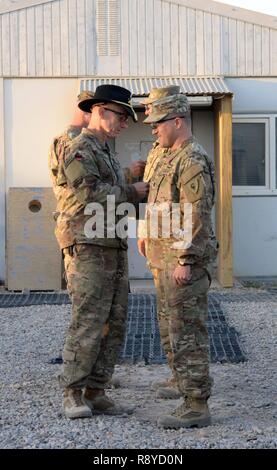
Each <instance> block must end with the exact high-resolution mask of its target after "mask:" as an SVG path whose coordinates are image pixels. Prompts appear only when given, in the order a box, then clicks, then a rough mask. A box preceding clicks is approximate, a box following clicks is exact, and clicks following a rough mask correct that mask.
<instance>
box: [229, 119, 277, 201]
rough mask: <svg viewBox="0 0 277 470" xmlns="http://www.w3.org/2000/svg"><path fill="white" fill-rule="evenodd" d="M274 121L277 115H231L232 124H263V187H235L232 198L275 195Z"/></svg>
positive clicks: (276, 180)
mask: <svg viewBox="0 0 277 470" xmlns="http://www.w3.org/2000/svg"><path fill="white" fill-rule="evenodd" d="M276 119H277V114H233V123H245V124H248V123H249V124H251V123H253V124H255V123H263V124H265V185H264V186H235V185H233V196H272V195H277V187H276V182H277V178H276V159H277V155H276V138H277V135H276V134H277V133H276V124H275V122H276Z"/></svg>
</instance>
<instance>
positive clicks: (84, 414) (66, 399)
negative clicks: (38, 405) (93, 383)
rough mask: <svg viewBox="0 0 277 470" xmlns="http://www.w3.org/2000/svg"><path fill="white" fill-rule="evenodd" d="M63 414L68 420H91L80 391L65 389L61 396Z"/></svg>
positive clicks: (88, 409)
mask: <svg viewBox="0 0 277 470" xmlns="http://www.w3.org/2000/svg"><path fill="white" fill-rule="evenodd" d="M63 410H64V414H65V416H66V417H67V418H69V419H76V418H91V417H92V413H91V409H90V408H89V407H88V406H87V405H86V404H85V403H84V401H83V398H82V390H79V389H74V388H66V389H65V391H64V395H63Z"/></svg>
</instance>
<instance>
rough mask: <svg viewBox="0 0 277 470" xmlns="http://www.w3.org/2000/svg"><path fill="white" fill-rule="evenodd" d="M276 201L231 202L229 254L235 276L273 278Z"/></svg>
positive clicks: (276, 261) (276, 252)
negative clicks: (231, 252) (232, 261)
mask: <svg viewBox="0 0 277 470" xmlns="http://www.w3.org/2000/svg"><path fill="white" fill-rule="evenodd" d="M276 205H277V198H276V196H275V197H255V196H251V197H241V198H240V197H234V198H233V251H234V274H235V275H236V276H276V273H277V217H276Z"/></svg>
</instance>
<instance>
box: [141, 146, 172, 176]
mask: <svg viewBox="0 0 277 470" xmlns="http://www.w3.org/2000/svg"><path fill="white" fill-rule="evenodd" d="M167 152H168V150H167V149H165V148H162V147H161V146H160V145H159V144H158V142H155V143H154V144H153V147H152V149H151V150H150V152H149V154H148V157H147V162H146V166H145V170H144V175H143V181H145V183H149V181H151V178H152V176H153V174H154V172H155V170H156V168H157V165H158V164H159V161H160V160H161V158H163V157H164V156H165V154H166V153H167Z"/></svg>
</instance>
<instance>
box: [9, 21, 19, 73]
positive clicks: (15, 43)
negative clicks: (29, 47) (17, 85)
mask: <svg viewBox="0 0 277 470" xmlns="http://www.w3.org/2000/svg"><path fill="white" fill-rule="evenodd" d="M10 28H11V30H10V34H11V75H14V76H17V75H18V74H19V37H18V35H19V27H18V14H17V13H10Z"/></svg>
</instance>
